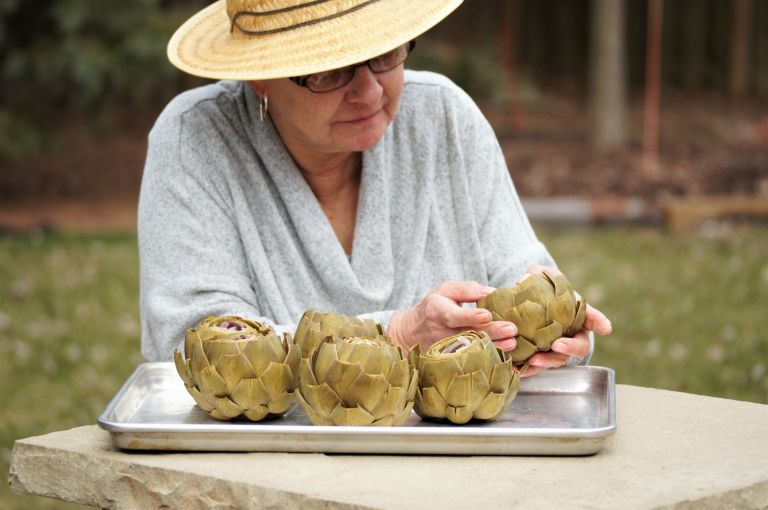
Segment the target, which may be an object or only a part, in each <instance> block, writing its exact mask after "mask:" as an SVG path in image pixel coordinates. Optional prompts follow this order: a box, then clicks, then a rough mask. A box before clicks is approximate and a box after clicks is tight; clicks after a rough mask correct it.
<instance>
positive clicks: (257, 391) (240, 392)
mask: <svg viewBox="0 0 768 510" xmlns="http://www.w3.org/2000/svg"><path fill="white" fill-rule="evenodd" d="M230 398H231V399H232V401H233V402H234V403H236V404H237V405H239V406H241V407H243V408H245V409H252V408H254V407H257V406H266V405H267V403H268V402H269V392H268V391H267V388H265V387H264V384H263V383H262V382H261V381H260V380H259V379H243V380H242V381H240V382H239V383H238V384H237V386H236V387H235V389H234V390H233V391H232V393H231V396H230Z"/></svg>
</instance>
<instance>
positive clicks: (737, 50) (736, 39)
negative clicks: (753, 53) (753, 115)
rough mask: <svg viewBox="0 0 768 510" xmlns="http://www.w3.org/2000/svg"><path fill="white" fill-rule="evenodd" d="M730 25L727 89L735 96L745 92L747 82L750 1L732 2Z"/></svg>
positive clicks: (750, 20) (750, 16)
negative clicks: (729, 65) (729, 67)
mask: <svg viewBox="0 0 768 510" xmlns="http://www.w3.org/2000/svg"><path fill="white" fill-rule="evenodd" d="M732 5H733V20H732V23H731V38H730V39H731V59H730V62H731V69H730V80H729V82H730V83H729V88H730V91H731V94H733V95H735V96H740V95H743V94H744V93H745V92H746V91H747V85H748V80H749V76H748V73H749V41H750V39H751V32H752V30H751V28H752V0H733V4H732Z"/></svg>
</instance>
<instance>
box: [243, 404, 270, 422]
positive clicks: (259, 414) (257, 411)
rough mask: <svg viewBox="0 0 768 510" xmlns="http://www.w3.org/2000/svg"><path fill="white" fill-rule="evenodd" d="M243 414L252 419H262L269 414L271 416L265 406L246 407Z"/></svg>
mask: <svg viewBox="0 0 768 510" xmlns="http://www.w3.org/2000/svg"><path fill="white" fill-rule="evenodd" d="M243 414H244V415H245V417H246V418H248V419H249V420H251V421H261V420H263V419H264V418H266V417H267V416H269V414H270V412H269V410H268V409H267V408H266V407H264V406H256V407H252V408H250V409H246V410H245V411H243Z"/></svg>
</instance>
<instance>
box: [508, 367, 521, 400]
mask: <svg viewBox="0 0 768 510" xmlns="http://www.w3.org/2000/svg"><path fill="white" fill-rule="evenodd" d="M518 391H520V373H519V372H518V371H517V370H515V371H514V372H512V381H511V382H510V385H509V389H508V390H507V401H506V404H505V407H506V406H508V405H509V404H511V403H512V401H513V400H515V397H516V396H517V392H518Z"/></svg>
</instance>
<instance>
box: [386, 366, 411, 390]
mask: <svg viewBox="0 0 768 510" xmlns="http://www.w3.org/2000/svg"><path fill="white" fill-rule="evenodd" d="M410 375H411V374H410V366H409V365H408V360H407V359H401V360H400V361H396V362H395V363H393V364H392V369H391V370H390V371H389V377H388V378H387V380H388V381H389V384H391V385H392V386H397V387H400V388H403V389H404V390H405V389H407V388H408V383H409V382H410Z"/></svg>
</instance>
